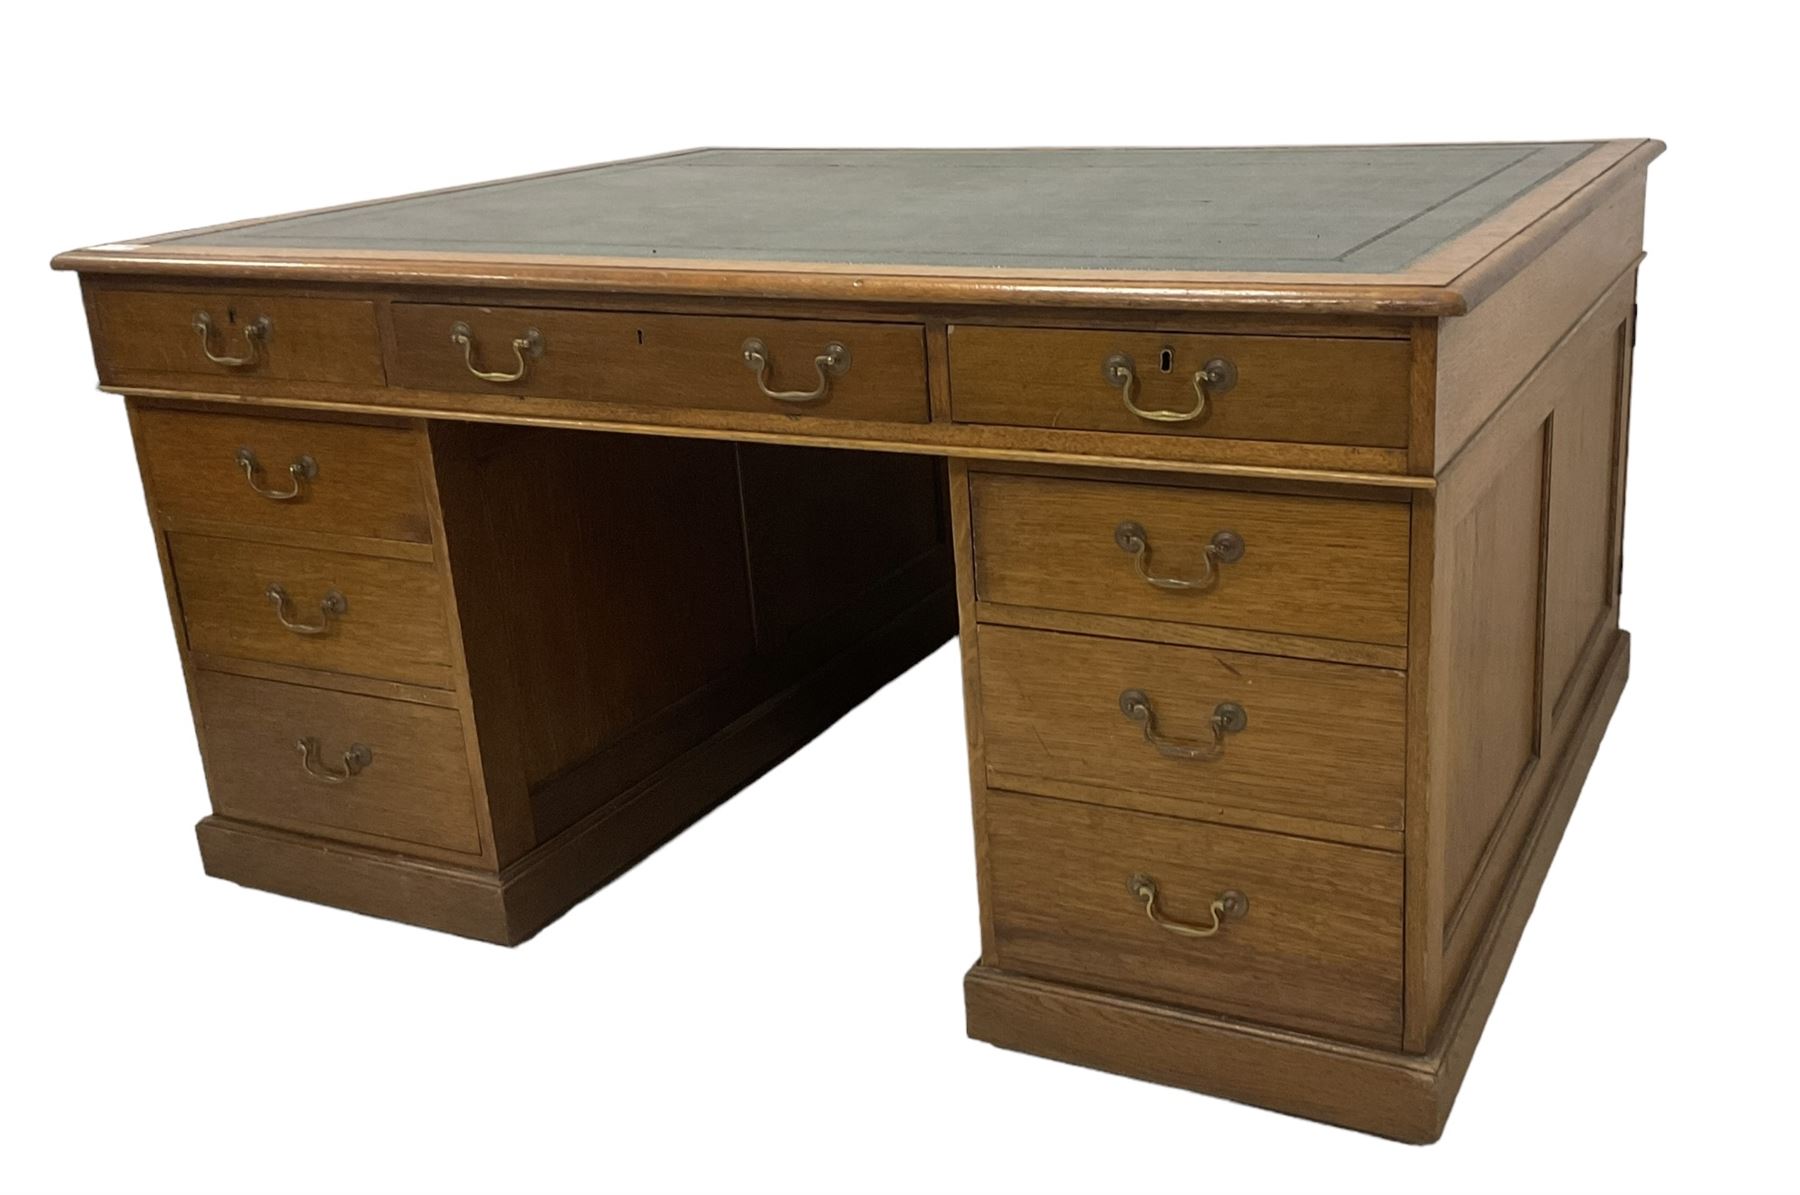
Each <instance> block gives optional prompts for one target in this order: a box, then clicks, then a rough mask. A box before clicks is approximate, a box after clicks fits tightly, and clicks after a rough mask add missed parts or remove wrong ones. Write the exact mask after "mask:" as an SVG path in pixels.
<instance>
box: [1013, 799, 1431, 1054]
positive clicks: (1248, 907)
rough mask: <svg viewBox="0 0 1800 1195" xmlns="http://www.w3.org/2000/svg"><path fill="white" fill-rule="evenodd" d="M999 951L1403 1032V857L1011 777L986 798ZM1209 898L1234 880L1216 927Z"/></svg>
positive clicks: (1200, 1003) (1295, 1015)
mask: <svg viewBox="0 0 1800 1195" xmlns="http://www.w3.org/2000/svg"><path fill="white" fill-rule="evenodd" d="M986 827H987V834H986V837H987V852H988V875H989V884H990V891H989V899H990V908H991V911H992V916H993V922H994V949H995V952H996V954H997V961H998V964H999V966H1000V967H1002V968H1004V969H1005V970H1008V971H1017V972H1020V973H1021V974H1025V975H1034V976H1038V977H1040V978H1043V979H1049V980H1055V981H1059V982H1063V983H1071V984H1077V985H1080V986H1083V987H1089V988H1099V989H1103V990H1106V991H1111V992H1117V993H1119V994H1122V995H1126V996H1138V997H1144V998H1148V999H1151V1000H1156V1001H1160V1002H1163V1003H1167V1004H1174V1005H1181V1006H1184V1007H1187V1008H1193V1009H1199V1010H1201V1011H1204V1012H1212V1013H1221V1014H1224V1015H1227V1016H1233V1017H1242V1018H1245V1019H1247V1020H1252V1021H1261V1022H1263V1023H1265V1024H1270V1025H1278V1026H1281V1027H1284V1028H1288V1029H1298V1030H1302V1031H1305V1032H1309V1033H1320V1034H1324V1035H1327V1036H1331V1037H1338V1038H1342V1039H1344V1040H1347V1041H1353V1042H1359V1043H1362V1044H1365V1045H1371V1046H1381V1047H1386V1048H1389V1049H1394V1048H1398V1046H1399V1044H1400V1030H1401V996H1402V993H1401V966H1402V951H1401V893H1402V882H1401V857H1400V856H1399V855H1396V854H1389V853H1387V852H1384V851H1374V850H1367V849H1364V848H1361V847H1353V846H1340V845H1337V844H1335V843H1325V842H1315V841H1312V840H1310V839H1305V838H1290V837H1288V836H1286V835H1283V834H1265V833H1261V832H1258V831H1255V830H1237V829H1231V828H1228V827H1224V826H1209V825H1203V824H1200V823H1195V822H1188V821H1183V820H1181V819H1179V818H1169V817H1157V816H1154V815H1151V814H1144V813H1125V812H1121V811H1119V810H1116V809H1107V808H1103V807H1101V806H1098V805H1084V804H1078V803H1076V802H1073V801H1056V800H1050V799H1047V798H1043V797H1027V796H1020V795H1017V794H1013V793H1005V792H994V793H990V794H989V796H988V800H987V803H986ZM1140 877H1141V878H1142V879H1147V880H1149V881H1150V883H1151V885H1153V891H1154V896H1155V910H1156V913H1157V915H1158V916H1159V917H1162V918H1165V919H1169V920H1173V921H1175V922H1178V923H1180V924H1184V925H1189V926H1196V927H1200V928H1208V927H1210V926H1212V925H1213V924H1214V919H1213V917H1212V908H1213V903H1214V901H1215V900H1220V899H1221V898H1225V897H1226V894H1228V893H1233V894H1237V899H1236V900H1233V901H1231V903H1230V905H1229V906H1228V907H1229V909H1232V910H1239V911H1241V914H1242V915H1241V916H1235V915H1231V913H1230V912H1227V914H1226V915H1225V916H1223V917H1222V918H1221V919H1219V921H1218V925H1219V929H1218V931H1217V932H1216V933H1215V934H1213V935H1212V936H1211V937H1188V936H1184V935H1181V934H1178V933H1175V932H1173V931H1171V930H1169V929H1166V928H1164V927H1163V926H1161V925H1158V924H1156V923H1154V922H1152V921H1151V919H1150V917H1149V916H1148V915H1147V913H1146V902H1145V899H1144V896H1145V893H1146V890H1145V888H1144V887H1143V886H1142V885H1141V884H1134V883H1133V881H1134V880H1137V879H1139V878H1140Z"/></svg>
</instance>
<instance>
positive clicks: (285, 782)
mask: <svg viewBox="0 0 1800 1195" xmlns="http://www.w3.org/2000/svg"><path fill="white" fill-rule="evenodd" d="M195 688H196V691H197V694H198V702H199V712H200V722H201V727H202V730H203V732H204V735H205V748H206V772H207V779H208V782H209V784H210V785H211V788H212V800H213V807H214V808H215V809H217V810H218V811H219V812H220V813H222V814H225V815H226V816H228V817H236V818H242V819H244V820H245V821H253V822H261V823H264V824H267V825H273V826H280V827H283V828H285V829H291V830H299V831H301V832H303V833H320V832H325V833H330V832H332V831H351V832H354V833H357V834H368V835H373V836H375V837H378V838H386V839H392V840H394V841H396V842H403V843H415V844H418V845H422V846H432V847H440V848H443V849H445V850H453V851H465V852H468V853H470V854H475V853H479V852H480V850H481V834H480V831H479V829H478V828H477V824H476V820H475V797H474V789H473V785H472V783H471V781H470V776H469V762H468V755H467V752H466V750H465V746H464V740H463V732H462V719H461V717H460V716H459V715H458V714H457V713H456V711H454V710H447V709H441V708H439V707H437V706H429V705H415V704H413V703H412V702H406V701H390V700H387V699H385V698H380V697H362V696H358V695H356V694H352V693H339V692H335V691H332V690H329V689H313V688H308V687H305V686H302V685H287V684H280V683H277V682H274V681H263V680H251V679H249V678H247V677H241V676H232V675H228V674H225V673H219V672H206V671H202V672H200V673H198V674H197V676H196V679H195ZM303 744H305V746H303Z"/></svg>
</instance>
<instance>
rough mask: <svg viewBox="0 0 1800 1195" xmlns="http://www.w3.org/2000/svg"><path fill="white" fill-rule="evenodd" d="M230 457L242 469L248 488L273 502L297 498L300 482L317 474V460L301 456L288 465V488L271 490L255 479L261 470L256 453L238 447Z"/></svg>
mask: <svg viewBox="0 0 1800 1195" xmlns="http://www.w3.org/2000/svg"><path fill="white" fill-rule="evenodd" d="M232 459H233V460H235V461H237V463H238V468H240V469H242V470H243V471H244V480H245V481H247V482H249V483H250V488H251V489H253V490H255V491H256V492H257V493H259V494H261V495H262V496H263V497H265V498H268V499H269V500H271V501H274V502H286V501H288V500H289V499H292V498H298V497H299V496H300V491H301V488H302V484H301V483H303V482H308V481H311V480H312V479H313V478H315V477H317V476H318V475H319V462H318V461H315V460H313V458H312V457H310V456H302V457H300V458H298V459H297V460H295V461H294V463H293V464H291V465H289V466H288V476H289V477H290V478H291V479H292V481H291V483H290V484H289V485H288V488H287V489H285V490H272V489H269V488H268V487H267V486H265V485H263V484H262V483H261V482H260V481H258V480H256V478H257V475H258V474H260V473H261V472H262V466H261V465H260V464H258V463H257V460H256V454H255V453H254V452H251V451H250V449H249V448H240V449H238V450H237V455H236V456H235V457H233V458H232Z"/></svg>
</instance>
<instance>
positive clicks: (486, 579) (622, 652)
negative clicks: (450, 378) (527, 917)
mask: <svg viewBox="0 0 1800 1195" xmlns="http://www.w3.org/2000/svg"><path fill="white" fill-rule="evenodd" d="M432 436H433V448H434V455H435V456H436V458H437V460H438V466H439V471H440V473H439V487H440V491H441V493H442V496H443V503H444V524H445V528H444V529H445V537H446V540H447V547H448V549H449V552H450V560H451V566H452V567H451V572H452V575H453V577H454V579H455V584H456V590H457V601H458V606H459V609H460V614H461V618H462V621H463V626H464V633H465V640H466V643H467V650H468V653H469V673H470V687H471V691H472V693H473V697H474V701H475V707H476V713H477V716H478V717H482V716H486V715H493V714H496V713H499V712H500V711H504V716H505V718H506V721H505V722H504V723H498V724H496V725H495V730H494V732H493V735H492V737H494V738H495V739H496V740H497V741H500V740H504V742H505V748H506V749H507V750H508V751H511V752H516V755H517V759H518V764H519V767H520V769H521V771H522V774H523V783H524V784H525V785H526V786H527V787H536V786H537V785H539V784H541V783H542V782H544V781H545V780H547V779H549V778H550V777H552V776H554V775H556V774H557V773H559V772H561V771H562V770H564V769H565V768H568V767H570V766H572V765H574V764H577V763H580V762H582V761H583V760H585V759H587V758H588V757H589V756H591V755H592V754H593V753H594V752H596V751H598V750H600V749H601V748H602V747H605V746H608V745H609V744H612V743H615V742H617V741H618V740H619V739H620V738H621V737H623V736H624V735H626V734H627V733H629V732H630V731H632V730H633V729H634V728H637V727H639V726H642V725H643V724H644V723H645V722H646V721H647V720H649V719H650V718H652V717H653V716H654V715H655V714H657V713H658V712H659V711H661V710H663V709H665V708H667V707H669V706H671V705H672V704H673V703H675V702H676V701H678V700H680V699H681V698H683V697H686V696H688V695H689V694H691V693H692V692H694V691H695V690H696V689H698V688H700V687H701V686H703V685H705V684H707V683H708V682H710V681H712V680H715V679H716V678H718V677H719V676H721V675H722V674H724V673H725V672H727V671H729V670H730V669H731V668H732V667H734V666H736V665H738V664H740V663H742V662H743V661H745V660H747V659H748V658H749V656H750V654H751V652H752V650H753V639H752V632H751V622H750V604H749V587H748V583H747V580H746V577H745V571H744V539H743V530H742V524H741V522H740V514H739V504H738V485H737V469H736V465H735V462H734V460H733V456H732V448H731V445H729V444H721V443H714V442H711V441H700V440H665V439H658V438H655V437H647V436H646V437H640V436H614V435H606V434H603V433H582V432H574V433H572V432H563V431H548V430H543V429H537V428H511V429H509V428H493V427H483V426H480V425H465V426H457V425H435V426H434V427H433V429H432ZM502 727H504V729H502ZM707 730H708V728H701V727H695V728H694V734H695V736H696V738H701V737H704V735H705V733H707ZM483 735H484V738H486V737H490V736H488V734H487V732H486V731H485V730H484V732H483ZM680 746H681V745H680V744H668V745H667V748H668V749H667V750H666V751H664V752H661V753H653V757H652V758H650V759H649V760H647V761H646V762H645V763H644V765H643V766H644V767H645V768H652V767H654V766H657V765H659V764H660V763H662V762H666V760H667V758H668V757H669V756H670V755H672V754H674V753H676V752H677V751H678V750H679V749H680ZM638 778H639V777H638V776H637V775H629V774H620V775H619V776H617V777H616V778H615V779H616V781H617V787H618V788H620V789H622V788H624V787H626V786H627V785H628V784H629V783H630V782H632V781H633V780H635V779H638Z"/></svg>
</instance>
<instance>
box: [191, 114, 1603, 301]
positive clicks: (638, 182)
mask: <svg viewBox="0 0 1800 1195" xmlns="http://www.w3.org/2000/svg"><path fill="white" fill-rule="evenodd" d="M1597 144H1598V143H1597V142H1591V141H1576V142H1562V143H1551V144H1519V145H1434V146H1416V145H1414V146H1405V145H1402V146H1316V147H1303V148H1266V149H1011V150H764V149H707V150H698V151H694V152H691V153H685V154H678V155H673V156H669V157H661V158H650V159H644V160H639V161H632V162H620V163H614V164H609V165H602V166H593V167H588V168H584V169H579V170H573V171H567V172H562V173H557V174H551V175H540V176H536V177H532V178H524V179H515V180H509V181H501V182H494V183H488V184H484V185H481V186H477V187H470V188H467V189H463V190H457V191H448V192H438V193H435V194H428V195H420V196H414V197H409V198H401V199H393V200H386V201H378V202H374V203H368V204H362V205H358V206H356V207H350V208H344V209H340V210H337V211H327V212H317V213H312V214H303V215H298V216H292V217H287V218H278V219H273V220H267V221H260V222H257V223H253V224H248V225H242V226H238V227H235V228H224V229H217V230H212V231H204V232H200V233H196V234H192V235H189V236H182V237H174V238H170V239H169V240H168V241H165V242H164V244H166V245H171V246H173V245H180V244H199V245H218V246H254V247H271V246H292V247H299V248H328V249H353V250H354V249H368V250H374V249H384V250H392V249H405V250H420V251H427V252H457V251H475V252H483V253H520V254H569V255H579V256H595V257H643V258H657V257H663V258H670V259H714V260H732V261H790V262H819V263H840V264H853V263H854V264H871V265H876V264H887V265H927V266H933V265H935V266H953V267H989V268H997V267H1025V268H1034V269H1076V270H1079V269H1109V268H1133V267H1146V266H1148V267H1154V268H1156V269H1163V270H1178V269H1191V270H1269V271H1282V272H1294V273H1346V272H1360V273H1392V272H1395V271H1398V270H1401V269H1403V268H1405V267H1406V266H1408V265H1410V264H1411V263H1412V262H1414V261H1416V260H1417V259H1418V258H1419V257H1421V256H1423V255H1424V254H1425V253H1427V252H1429V251H1431V250H1432V249H1434V248H1436V247H1438V246H1439V245H1441V244H1443V243H1444V242H1446V241H1447V240H1449V239H1451V238H1452V237H1454V236H1456V235H1457V234H1459V233H1461V232H1463V231H1465V230H1466V229H1468V228H1469V227H1471V226H1473V225H1474V224H1476V223H1479V222H1480V221H1481V220H1483V219H1485V218H1486V217H1488V216H1490V215H1492V214H1493V213H1494V212H1496V211H1498V210H1499V209H1500V208H1502V207H1504V206H1505V205H1506V204H1508V203H1510V202H1511V201H1512V200H1514V199H1516V198H1518V197H1519V196H1520V195H1522V194H1524V193H1525V192H1526V191H1528V190H1530V189H1531V188H1532V187H1534V186H1536V185H1537V184H1539V183H1541V182H1543V181H1544V180H1545V179H1547V178H1549V177H1550V176H1551V175H1553V174H1555V173H1557V172H1558V171H1559V170H1561V169H1563V168H1564V167H1566V166H1568V165H1570V164H1571V163H1572V162H1574V161H1576V160H1577V159H1579V158H1580V157H1581V156H1582V155H1584V154H1586V153H1588V152H1589V151H1591V150H1592V149H1593V148H1594V147H1595V146H1596V145H1597Z"/></svg>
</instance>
